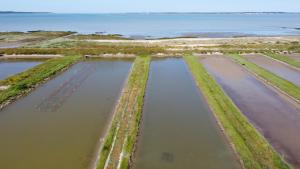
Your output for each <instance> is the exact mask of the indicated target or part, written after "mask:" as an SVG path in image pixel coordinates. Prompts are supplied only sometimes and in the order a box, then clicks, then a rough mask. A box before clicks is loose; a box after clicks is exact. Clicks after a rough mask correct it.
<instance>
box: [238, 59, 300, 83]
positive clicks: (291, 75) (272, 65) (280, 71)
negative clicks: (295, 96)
mask: <svg viewBox="0 0 300 169" xmlns="http://www.w3.org/2000/svg"><path fill="white" fill-rule="evenodd" d="M243 56H245V57H246V58H247V59H248V60H249V61H251V62H253V63H255V64H257V65H258V66H261V67H263V68H264V69H266V70H268V71H270V72H272V73H274V74H276V75H278V76H280V77H282V78H284V79H286V80H288V81H290V82H293V83H294V84H296V85H298V86H300V71H299V70H297V69H296V68H292V67H291V66H288V65H286V64H284V63H281V62H279V61H276V60H273V59H271V58H268V57H266V56H263V55H260V54H248V55H243Z"/></svg>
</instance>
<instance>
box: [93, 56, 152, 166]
mask: <svg viewBox="0 0 300 169" xmlns="http://www.w3.org/2000/svg"><path fill="white" fill-rule="evenodd" d="M149 66H150V57H147V56H139V57H137V58H136V60H135V62H134V64H133V67H132V70H131V73H130V75H129V78H128V81H127V84H126V86H125V88H124V89H123V92H122V95H121V97H120V100H119V102H118V105H117V107H116V109H115V112H114V118H113V121H112V124H111V126H110V130H109V132H108V134H107V135H106V138H105V141H104V143H103V145H102V149H101V153H100V159H99V162H98V164H97V169H103V168H104V167H105V166H106V168H117V166H118V165H120V166H121V168H122V169H127V168H128V167H129V161H130V158H131V155H132V151H133V148H134V144H135V142H136V137H137V134H138V130H139V124H140V120H141V114H142V107H143V99H144V93H145V89H146V85H147V80H148V74H149V73H148V72H149ZM106 163H107V164H106Z"/></svg>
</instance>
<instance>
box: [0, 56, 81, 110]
mask: <svg viewBox="0 0 300 169" xmlns="http://www.w3.org/2000/svg"><path fill="white" fill-rule="evenodd" d="M79 58H80V56H67V57H62V58H55V59H50V60H48V61H46V62H44V63H42V64H40V65H38V66H36V67H34V68H32V69H29V70H27V71H25V72H22V73H19V74H17V75H14V76H11V77H9V78H7V79H5V80H0V86H9V88H8V89H6V90H0V105H1V104H2V103H4V102H5V101H7V100H9V99H11V98H14V97H16V96H19V95H21V94H23V93H26V91H28V89H31V88H33V87H34V86H35V85H37V84H39V83H40V82H42V81H43V80H44V79H46V78H48V77H50V76H53V75H55V74H56V73H57V72H59V71H60V70H62V69H64V68H66V67H68V66H69V65H71V64H73V63H75V62H76V61H77V60H79Z"/></svg>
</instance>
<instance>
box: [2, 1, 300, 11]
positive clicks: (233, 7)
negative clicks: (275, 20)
mask: <svg viewBox="0 0 300 169" xmlns="http://www.w3.org/2000/svg"><path fill="white" fill-rule="evenodd" d="M7 10H9V11H10V10H13V11H35V12H37V11H48V12H59V13H111V12H112V13H116V12H241V11H285V12H300V0H0V11H7Z"/></svg>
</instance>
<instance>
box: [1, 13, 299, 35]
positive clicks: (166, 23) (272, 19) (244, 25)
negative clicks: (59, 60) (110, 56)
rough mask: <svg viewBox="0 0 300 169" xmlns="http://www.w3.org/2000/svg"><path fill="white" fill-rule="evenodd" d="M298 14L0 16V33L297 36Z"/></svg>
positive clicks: (43, 14) (46, 14)
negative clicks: (40, 31)
mask: <svg viewBox="0 0 300 169" xmlns="http://www.w3.org/2000/svg"><path fill="white" fill-rule="evenodd" d="M299 27H300V13H252V14H249V13H248V14H246V13H219V14H218V13H194V14H191V13H190V14H167V13H161V14H155V13H150V14H147V13H139V14H133V13H132V14H51V13H35V14H34V13H28V14H0V31H30V30H56V31H77V32H80V33H95V32H105V33H116V34H122V35H124V36H150V37H173V36H182V35H198V36H203V37H205V36H208V37H223V36H233V35H299V34H300V31H298V30H295V29H294V28H299Z"/></svg>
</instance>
